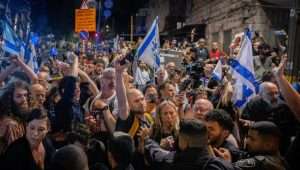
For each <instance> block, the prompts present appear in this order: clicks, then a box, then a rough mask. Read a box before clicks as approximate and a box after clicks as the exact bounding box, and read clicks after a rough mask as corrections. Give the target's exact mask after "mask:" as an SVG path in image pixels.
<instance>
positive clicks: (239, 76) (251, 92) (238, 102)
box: [230, 33, 259, 109]
mask: <svg viewBox="0 0 300 170" xmlns="http://www.w3.org/2000/svg"><path fill="white" fill-rule="evenodd" d="M230 66H231V69H232V76H233V79H234V80H235V83H234V84H233V87H234V92H233V98H232V100H233V103H234V105H235V106H236V107H238V108H240V109H242V108H243V107H244V106H245V104H247V102H248V101H249V100H250V99H251V98H253V97H254V96H255V95H256V93H257V92H258V87H259V83H258V82H257V81H256V79H255V74H254V65H253V53H252V44H251V40H250V38H249V34H248V33H245V36H244V40H243V42H242V45H241V49H240V52H239V54H238V56H237V58H236V59H232V60H231V61H230Z"/></svg>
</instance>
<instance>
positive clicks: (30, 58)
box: [25, 42, 39, 73]
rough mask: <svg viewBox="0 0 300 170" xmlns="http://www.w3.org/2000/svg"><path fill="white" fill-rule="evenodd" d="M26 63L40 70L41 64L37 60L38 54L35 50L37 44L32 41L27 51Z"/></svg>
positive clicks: (34, 69) (36, 70) (37, 70)
mask: <svg viewBox="0 0 300 170" xmlns="http://www.w3.org/2000/svg"><path fill="white" fill-rule="evenodd" d="M25 63H26V64H27V65H28V66H29V67H30V68H31V69H32V70H33V71H34V72H35V73H38V72H39V65H38V61H37V54H36V51H35V46H34V45H33V44H32V43H31V42H30V44H29V48H27V52H26V53H25Z"/></svg>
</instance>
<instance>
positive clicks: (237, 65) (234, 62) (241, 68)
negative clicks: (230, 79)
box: [229, 59, 259, 92]
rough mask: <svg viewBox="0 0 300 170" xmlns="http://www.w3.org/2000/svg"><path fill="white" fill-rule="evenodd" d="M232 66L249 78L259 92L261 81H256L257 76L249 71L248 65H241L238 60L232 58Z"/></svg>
mask: <svg viewBox="0 0 300 170" xmlns="http://www.w3.org/2000/svg"><path fill="white" fill-rule="evenodd" d="M229 63H230V66H231V67H232V68H233V69H234V70H235V71H236V72H238V73H239V74H240V75H241V76H243V77H244V78H245V79H247V80H248V81H249V82H251V84H253V86H254V87H255V90H256V92H258V89H259V83H258V82H257V81H256V79H255V76H254V75H253V74H252V73H251V71H249V70H248V69H247V68H246V67H244V66H243V65H241V64H240V63H239V62H238V61H237V60H235V59H231V60H230V62H229Z"/></svg>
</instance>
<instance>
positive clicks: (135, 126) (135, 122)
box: [128, 116, 140, 138]
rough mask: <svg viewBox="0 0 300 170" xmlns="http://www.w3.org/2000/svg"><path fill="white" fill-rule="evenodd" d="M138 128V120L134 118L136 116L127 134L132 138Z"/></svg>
mask: <svg viewBox="0 0 300 170" xmlns="http://www.w3.org/2000/svg"><path fill="white" fill-rule="evenodd" d="M139 128H140V123H139V120H138V118H136V116H134V120H133V123H132V126H131V128H130V130H129V132H128V134H129V135H130V136H131V137H132V138H133V137H134V136H135V134H136V133H137V131H138V129H139Z"/></svg>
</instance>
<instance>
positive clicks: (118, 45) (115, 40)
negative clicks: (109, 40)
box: [113, 35, 120, 51]
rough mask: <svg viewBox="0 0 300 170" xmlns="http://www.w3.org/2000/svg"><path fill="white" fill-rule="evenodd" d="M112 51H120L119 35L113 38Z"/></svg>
mask: <svg viewBox="0 0 300 170" xmlns="http://www.w3.org/2000/svg"><path fill="white" fill-rule="evenodd" d="M113 50H114V51H118V50H120V37H119V35H117V36H116V38H114V47H113Z"/></svg>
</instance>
